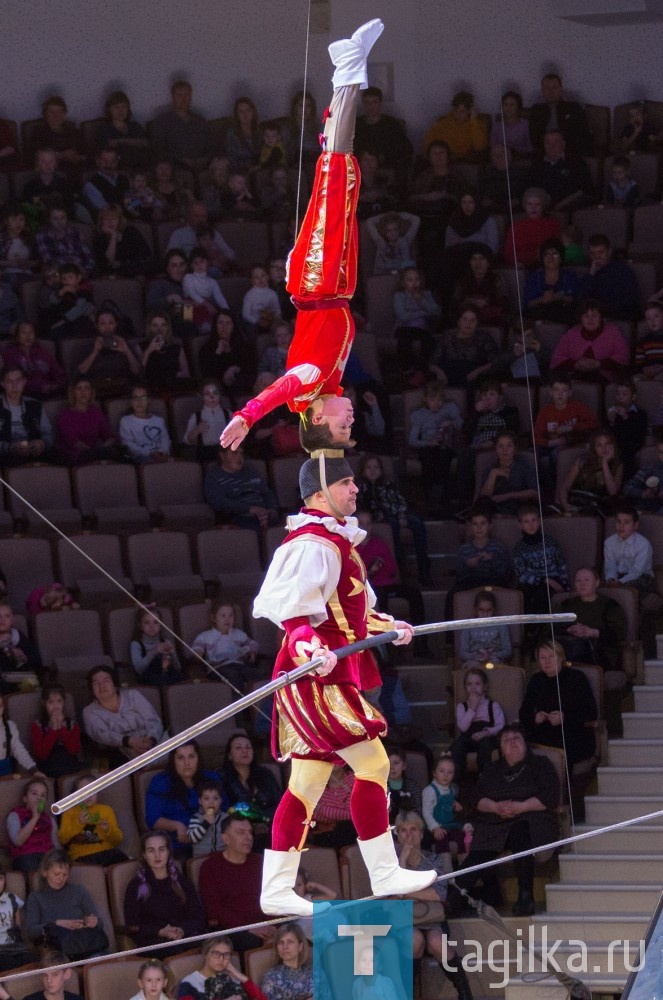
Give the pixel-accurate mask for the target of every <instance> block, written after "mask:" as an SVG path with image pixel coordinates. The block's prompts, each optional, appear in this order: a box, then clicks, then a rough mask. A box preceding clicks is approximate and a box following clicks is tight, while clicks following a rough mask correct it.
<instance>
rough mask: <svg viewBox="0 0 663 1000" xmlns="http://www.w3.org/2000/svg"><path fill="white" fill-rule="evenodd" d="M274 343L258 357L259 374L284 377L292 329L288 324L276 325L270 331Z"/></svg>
mask: <svg viewBox="0 0 663 1000" xmlns="http://www.w3.org/2000/svg"><path fill="white" fill-rule="evenodd" d="M272 334H273V337H274V343H273V344H270V345H269V346H268V347H266V348H265V350H264V351H263V352H262V354H261V355H260V360H259V361H258V371H259V372H271V373H272V375H273V376H274V378H281V376H282V375H285V372H286V367H287V364H286V362H287V360H288V351H289V350H290V344H291V343H292V329H291V327H290V324H289V323H286V322H281V323H277V324H276V325H275V327H274V329H273V331H272ZM272 381H273V380H272Z"/></svg>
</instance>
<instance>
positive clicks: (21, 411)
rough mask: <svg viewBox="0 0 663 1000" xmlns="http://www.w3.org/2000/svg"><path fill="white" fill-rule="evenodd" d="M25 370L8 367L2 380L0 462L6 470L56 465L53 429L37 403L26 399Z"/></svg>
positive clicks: (28, 397) (30, 398) (3, 373)
mask: <svg viewBox="0 0 663 1000" xmlns="http://www.w3.org/2000/svg"><path fill="white" fill-rule="evenodd" d="M26 383H27V378H26V376H25V373H24V371H23V369H22V368H20V367H18V366H15V365H6V366H5V368H4V369H3V371H2V375H1V376H0V384H1V385H2V396H1V397H0V458H1V460H2V464H3V465H4V466H11V465H23V464H24V463H26V462H35V461H38V460H39V461H42V462H49V461H53V458H54V455H53V451H52V448H53V428H52V427H51V422H50V420H49V419H48V416H47V414H46V411H45V409H44V407H43V406H42V404H41V402H40V401H39V400H38V399H34V398H33V397H31V396H25V395H24V392H25V386H26Z"/></svg>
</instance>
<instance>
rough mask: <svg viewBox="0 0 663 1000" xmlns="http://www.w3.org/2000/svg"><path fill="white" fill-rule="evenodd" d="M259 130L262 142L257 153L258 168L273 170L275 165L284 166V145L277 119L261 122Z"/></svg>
mask: <svg viewBox="0 0 663 1000" xmlns="http://www.w3.org/2000/svg"><path fill="white" fill-rule="evenodd" d="M260 132H261V136H262V143H261V146H260V152H259V153H258V168H259V169H260V170H273V169H274V168H275V167H285V163H286V157H285V146H284V144H283V135H282V132H281V125H280V123H279V122H278V121H266V122H261V124H260Z"/></svg>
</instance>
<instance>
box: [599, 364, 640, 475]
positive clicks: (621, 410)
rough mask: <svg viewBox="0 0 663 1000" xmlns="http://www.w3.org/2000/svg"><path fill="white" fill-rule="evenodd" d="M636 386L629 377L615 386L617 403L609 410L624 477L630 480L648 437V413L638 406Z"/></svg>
mask: <svg viewBox="0 0 663 1000" xmlns="http://www.w3.org/2000/svg"><path fill="white" fill-rule="evenodd" d="M636 392H637V390H636V386H635V383H634V382H633V381H632V380H631V378H630V377H629V376H628V375H622V377H621V378H620V379H618V381H617V383H616V385H615V402H614V403H613V405H612V406H609V407H608V409H607V417H608V425H609V426H610V429H611V430H612V433H613V434H614V436H615V440H616V442H617V445H618V447H619V450H620V452H621V454H622V455H623V457H624V476H625V478H627V479H630V478H631V477H632V476H634V475H635V471H636V469H637V467H638V463H637V453H638V452H639V451H640V449H641V448H642V447H643V446H644V443H645V438H646V437H647V420H648V418H647V412H646V411H645V410H643V409H642V408H641V407H639V406H637V405H636V402H635V399H636Z"/></svg>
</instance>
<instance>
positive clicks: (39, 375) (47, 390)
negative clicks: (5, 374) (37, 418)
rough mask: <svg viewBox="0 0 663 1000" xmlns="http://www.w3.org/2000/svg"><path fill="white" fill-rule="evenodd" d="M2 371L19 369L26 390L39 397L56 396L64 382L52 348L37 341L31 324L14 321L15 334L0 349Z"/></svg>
mask: <svg viewBox="0 0 663 1000" xmlns="http://www.w3.org/2000/svg"><path fill="white" fill-rule="evenodd" d="M2 359H3V361H4V366H5V370H7V369H9V368H13V369H14V370H15V369H17V368H21V369H22V370H23V372H24V373H25V380H26V381H25V392H26V393H28V395H30V396H37V397H38V398H39V399H48V397H49V396H58V395H60V393H61V392H62V390H63V389H64V387H65V385H66V384H67V376H66V375H65V372H64V369H63V368H62V366H61V365H59V364H58V362H57V361H56V360H55V355H54V354H53V351H49V350H47V349H46V348H45V347H42V346H41V344H39V343H38V342H37V332H36V330H35V328H34V326H33V325H32V323H28V322H25V321H24V322H21V323H17V324H16V331H15V334H14V337H13V338H12V340H11V341H10V343H9V344H7V346H6V347H5V349H4V351H3V352H2Z"/></svg>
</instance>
